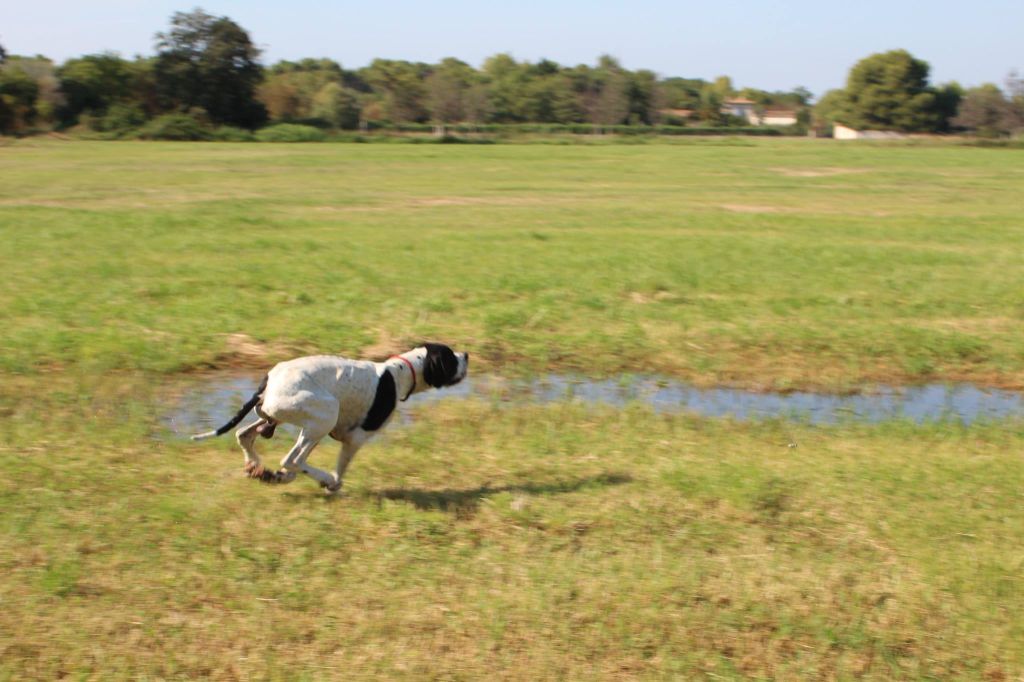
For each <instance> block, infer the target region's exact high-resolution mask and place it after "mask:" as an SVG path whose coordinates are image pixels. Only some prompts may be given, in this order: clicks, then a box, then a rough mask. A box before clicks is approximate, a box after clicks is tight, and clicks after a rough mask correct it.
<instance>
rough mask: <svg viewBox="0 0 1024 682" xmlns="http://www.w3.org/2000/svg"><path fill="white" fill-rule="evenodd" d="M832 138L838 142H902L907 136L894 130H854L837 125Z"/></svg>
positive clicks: (840, 124) (834, 126) (833, 127)
mask: <svg viewBox="0 0 1024 682" xmlns="http://www.w3.org/2000/svg"><path fill="white" fill-rule="evenodd" d="M832 137H833V138H834V139H836V140H902V139H905V138H906V137H907V136H906V135H904V134H903V133H897V132H895V131H892V130H854V129H853V128H850V127H847V126H844V125H843V124H842V123H836V124H835V125H833V126H832Z"/></svg>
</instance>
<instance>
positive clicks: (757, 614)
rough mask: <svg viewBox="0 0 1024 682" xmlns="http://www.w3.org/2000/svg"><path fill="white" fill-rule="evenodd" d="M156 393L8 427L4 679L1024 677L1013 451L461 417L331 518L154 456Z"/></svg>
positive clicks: (99, 394) (477, 413) (207, 464)
mask: <svg viewBox="0 0 1024 682" xmlns="http://www.w3.org/2000/svg"><path fill="white" fill-rule="evenodd" d="M133 391H134V392H133ZM159 393H160V391H159V390H154V389H153V387H150V388H148V389H141V388H138V387H136V388H134V389H132V390H128V389H126V388H124V385H122V388H121V389H120V390H119V391H114V390H113V389H111V388H110V387H102V386H99V387H95V388H93V387H90V386H75V385H73V384H63V383H60V382H58V385H57V386H55V387H54V391H53V392H52V393H51V394H50V396H48V397H46V398H43V399H40V400H39V401H38V403H37V405H36V407H37V408H45V414H46V415H49V416H47V417H36V418H35V420H34V425H33V426H28V425H27V424H25V420H23V417H24V418H25V419H27V420H31V417H30V416H28V415H24V414H23V413H22V411H21V410H22V409H24V408H19V407H17V406H11V407H10V408H9V409H10V410H11V411H10V412H9V413H8V414H9V415H11V416H12V417H13V418H12V419H10V420H8V421H7V422H6V423H5V424H4V426H3V431H2V432H0V437H2V438H3V441H4V442H5V443H10V442H12V441H13V442H15V443H20V444H22V447H23V449H21V450H20V451H19V455H20V456H19V457H17V458H15V457H9V458H5V465H4V472H5V476H4V478H3V481H2V482H0V501H2V504H3V509H4V513H3V514H2V515H0V543H2V546H3V547H4V552H3V553H0V575H3V576H4V577H3V578H2V579H0V604H2V605H3V608H2V609H0V652H2V655H0V678H4V677H6V678H9V679H12V680H13V679H24V678H25V677H33V678H38V679H53V678H56V677H58V676H61V675H65V676H67V675H70V676H72V677H77V678H80V679H81V678H85V679H104V680H112V679H129V678H130V679H140V678H147V679H168V678H170V679H197V678H204V677H210V678H215V679H226V678H237V679H256V680H260V679H329V678H336V679H368V678H374V677H376V678H385V679H456V680H459V679H464V680H472V679H481V678H484V677H487V678H498V679H578V680H585V679H637V678H640V679H648V678H650V679H660V678H665V677H673V676H677V677H680V678H684V679H690V678H694V677H698V678H699V677H707V678H708V679H721V678H724V679H740V678H748V679H749V678H754V679H808V678H826V679H855V678H860V679H869V680H888V679H897V678H898V679H922V680H925V679H933V680H938V679H941V680H948V679H977V678H980V677H981V676H983V675H986V676H988V677H989V678H990V679H1014V676H1015V675H1019V674H1020V673H1021V672H1022V671H1024V615H1022V614H1024V598H1022V595H1024V591H1022V589H1021V587H1022V585H1021V566H1022V562H1024V545H1022V541H1021V538H1022V537H1024V515H1022V514H1021V511H1020V510H1021V508H1022V504H1024V494H1022V491H1024V473H1022V469H1021V466H1020V452H1021V446H1022V445H1024V433H1022V432H1021V431H1020V429H1019V427H1010V426H989V427H977V428H972V429H969V430H968V429H961V428H958V427H949V426H929V427H914V426H909V425H906V424H899V423H894V424H889V425H883V426H878V427H854V426H848V427H836V428H829V429H816V428H811V427H806V426H792V425H786V424H782V423H767V424H759V425H743V424H735V423H730V422H715V421H701V420H695V419H690V418H687V417H666V416H657V415H654V414H652V413H650V412H647V411H645V410H642V409H633V408H630V409H626V410H619V411H615V410H610V409H609V410H604V409H601V410H587V409H583V408H580V407H572V406H566V405H559V406H552V407H548V408H531V407H502V406H500V405H490V404H487V403H484V402H470V403H452V402H449V403H439V404H438V405H437V406H433V407H431V408H429V409H421V410H419V411H418V419H417V421H416V423H415V425H414V426H413V427H410V428H404V429H394V430H391V431H389V433H388V434H387V435H386V436H385V438H384V439H383V440H382V441H381V442H378V443H375V444H373V445H371V446H369V447H367V448H366V449H365V450H364V451H363V452H362V453H361V454H360V456H359V458H358V459H357V461H356V462H355V464H354V465H353V468H352V470H351V475H350V477H349V481H348V488H347V494H346V496H345V497H342V498H340V499H332V498H325V497H323V496H322V494H320V493H319V491H317V489H316V488H315V486H313V485H312V484H311V483H310V482H309V481H308V480H300V481H297V482H296V483H293V484H291V485H290V486H288V487H281V488H266V487H263V486H261V484H259V483H255V482H253V481H250V480H246V479H244V478H243V476H242V474H241V456H240V453H238V452H237V451H236V448H235V447H234V444H233V443H230V442H228V441H229V439H224V440H221V441H217V442H216V443H214V444H212V445H205V444H204V445H203V446H202V447H199V446H195V445H191V444H182V443H179V442H175V441H166V440H157V441H152V440H149V439H148V438H147V434H149V433H151V432H152V429H154V428H155V427H154V426H153V421H152V418H146V417H145V410H144V409H142V408H138V407H135V406H137V405H139V404H146V403H147V402H149V401H153V400H155V399H156V395H159ZM80 394H94V395H95V396H96V400H95V403H93V404H90V403H89V402H86V401H82V400H80V398H79V397H78V396H79V395H80ZM54 415H60V418H59V419H58V418H56V417H55V416H54ZM60 424H64V426H63V428H59V425H60ZM40 427H42V428H44V429H45V433H46V434H47V435H46V437H45V439H44V443H45V445H43V447H37V446H33V445H32V444H33V443H37V442H38V441H37V440H36V439H35V438H34V434H35V432H37V431H38V429H39V428H40ZM285 447H286V444H285V443H284V442H282V441H281V439H277V440H276V441H271V442H269V443H261V448H262V449H263V451H264V452H277V451H281V452H283V451H284V449H285ZM334 454H335V453H334V448H333V447H331V446H330V445H324V451H318V452H316V453H314V456H313V459H314V461H318V462H320V463H321V464H322V465H328V464H329V463H330V461H331V458H332V457H333V456H334Z"/></svg>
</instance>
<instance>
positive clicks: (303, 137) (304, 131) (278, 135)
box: [256, 123, 327, 142]
mask: <svg viewBox="0 0 1024 682" xmlns="http://www.w3.org/2000/svg"><path fill="white" fill-rule="evenodd" d="M256 139H257V140H259V141H260V142H323V141H324V140H325V139H327V134H326V133H325V132H324V131H322V130H320V129H319V128H314V127H313V126H304V125H298V124H296V123H278V124H277V125H273V126H269V127H267V128H263V129H262V130H258V131H256Z"/></svg>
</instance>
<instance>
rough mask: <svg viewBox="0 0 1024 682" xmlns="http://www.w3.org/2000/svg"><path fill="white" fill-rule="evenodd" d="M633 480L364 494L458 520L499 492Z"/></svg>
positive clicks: (547, 491)
mask: <svg viewBox="0 0 1024 682" xmlns="http://www.w3.org/2000/svg"><path fill="white" fill-rule="evenodd" d="M632 480H633V479H632V477H630V476H628V475H626V474H619V473H606V474H598V475H596V476H585V477H583V478H576V479H571V480H567V481H565V480H563V481H552V482H550V483H532V482H527V483H513V484H510V485H499V486H491V485H490V484H485V485H482V486H480V487H478V488H467V489H463V490H452V489H450V488H446V489H444V490H420V489H418V488H388V489H385V490H377V491H373V490H371V491H367V492H366V493H365V495H366V496H367V497H369V498H374V499H376V500H377V502H378V504H380V503H381V502H383V501H384V500H392V501H399V502H409V503H410V504H412V505H413V506H414V507H416V508H417V509H420V510H423V511H442V512H448V513H452V514H455V515H457V516H460V517H466V516H472V515H473V514H475V513H476V511H477V509H478V508H479V507H480V503H481V502H482V501H483V500H485V499H486V498H488V497H490V496H492V495H498V494H500V493H524V494H526V495H558V494H564V493H572V492H576V491H578V490H582V489H583V488H591V487H593V488H603V487H607V486H613V485H622V484H623V483H629V482H631V481H632Z"/></svg>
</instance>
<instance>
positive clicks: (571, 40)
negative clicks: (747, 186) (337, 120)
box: [0, 0, 1024, 96]
mask: <svg viewBox="0 0 1024 682" xmlns="http://www.w3.org/2000/svg"><path fill="white" fill-rule="evenodd" d="M196 6H200V7H202V8H203V9H204V10H206V11H207V12H209V13H210V14H214V15H217V16H222V15H226V16H228V17H230V18H231V19H233V20H234V21H235V22H237V23H238V24H240V25H241V26H242V27H243V28H245V29H246V30H247V31H248V32H249V35H250V37H251V38H252V40H253V42H254V43H256V45H258V46H259V47H260V48H261V49H262V50H263V51H264V52H263V61H264V63H268V64H269V63H273V62H275V61H278V60H280V59H291V60H295V59H301V58H303V57H329V58H331V59H334V60H336V61H338V62H340V63H341V65H342V66H344V67H345V68H349V69H354V68H358V67H361V66H365V65H367V64H369V63H370V62H371V61H372V60H373V59H374V58H377V57H381V58H387V59H407V60H410V61H423V62H437V61H439V60H440V59H442V58H444V57H457V58H459V59H462V60H463V61H466V62H469V63H470V64H472V65H474V66H479V65H480V64H481V63H482V62H483V60H484V59H486V58H487V57H489V56H491V55H494V54H497V53H499V52H508V53H510V54H511V55H512V56H513V57H515V58H516V59H518V60H527V61H537V60H538V59H541V58H547V59H552V60H554V61H556V62H558V63H560V64H563V65H575V64H581V63H586V64H594V63H595V62H596V60H597V57H598V56H600V55H602V54H610V55H613V56H615V57H617V58H618V59H619V61H620V62H621V63H622V64H623V66H625V67H626V68H629V69H651V70H653V71H655V72H656V73H658V74H659V75H660V76H663V77H668V76H684V77H688V78H705V79H709V80H710V79H713V78H715V77H717V76H719V75H728V76H730V77H731V78H732V80H733V84H734V85H735V86H736V87H748V86H749V87H756V88H762V89H765V90H790V89H792V88H794V87H796V86H803V87H806V88H807V89H809V90H810V91H811V92H813V93H815V94H816V95H818V96H820V95H821V94H823V93H824V92H825V91H827V90H829V89H831V88H836V87H842V86H843V84H844V82H845V80H846V75H847V73H848V72H849V69H850V67H851V66H853V64H855V63H856V62H857V61H858V60H859V59H861V58H863V57H866V56H867V55H869V54H872V53H874V52H881V51H885V50H890V49H895V48H903V49H906V50H909V51H910V52H911V53H912V54H913V55H914V56H915V57H917V58H919V59H924V60H925V61H927V62H928V63H929V64H931V67H932V70H931V81H932V82H933V83H936V84H938V83H945V82H948V81H957V82H959V83H960V84H962V85H964V86H972V85H978V84H980V83H983V82H995V83H998V84H1001V83H1002V82H1003V80H1004V79H1005V77H1006V75H1007V73H1008V72H1009V71H1010V70H1011V69H1018V70H1020V71H1024V40H1022V37H1024V0H1012V1H1011V0H976V1H975V2H964V1H963V0H955V1H954V0H929V1H928V2H924V1H920V0H889V1H888V2H884V1H882V0H859V1H854V2H827V1H824V2H823V1H821V0H815V1H813V2H812V1H811V0H774V1H762V0H756V1H754V0H750V1H747V2H741V1H739V0H701V1H699V2H691V1H690V0H676V1H674V2H672V1H668V0H651V1H643V0H634V1H633V2H621V1H616V2H608V1H604V0H589V1H586V0H546V1H545V0H517V1H516V2H505V3H488V2H484V1H483V0H478V1H476V2H470V1H468V0H416V1H412V0H389V1H384V2H382V1H381V0H377V1H376V2H375V1H374V0H361V1H360V2H350V1H337V2H314V1H313V0H288V1H282V0H203V1H202V2H186V3H182V2H181V1H179V2H173V1H171V0H86V1H83V0H51V1H49V2H40V3H38V4H36V3H25V2H18V3H15V2H13V0H3V2H0V45H3V46H4V47H5V48H6V49H7V51H8V53H10V54H29V55H34V54H43V55H46V56H48V57H50V58H52V59H54V60H56V61H58V62H60V61H63V60H65V59H67V58H69V57H76V56H81V55H83V54H91V53H96V52H102V51H114V52H118V53H120V54H122V55H123V56H125V57H132V56H134V55H136V54H141V55H151V54H153V52H154V48H153V35H154V34H155V33H156V32H158V31H162V30H166V28H167V27H168V24H169V19H170V16H171V15H172V14H173V13H174V12H176V11H188V10H191V9H193V8H194V7H196ZM15 7H16V10H15Z"/></svg>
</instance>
